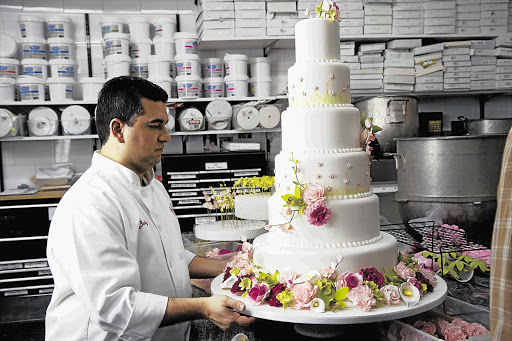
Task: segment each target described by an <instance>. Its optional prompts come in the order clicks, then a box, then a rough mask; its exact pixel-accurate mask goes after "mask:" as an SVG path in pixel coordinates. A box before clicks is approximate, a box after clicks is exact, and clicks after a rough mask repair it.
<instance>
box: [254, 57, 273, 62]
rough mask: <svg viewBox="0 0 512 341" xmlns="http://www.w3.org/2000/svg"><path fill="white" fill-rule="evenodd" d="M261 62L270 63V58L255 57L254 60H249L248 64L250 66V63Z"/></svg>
mask: <svg viewBox="0 0 512 341" xmlns="http://www.w3.org/2000/svg"><path fill="white" fill-rule="evenodd" d="M263 62H267V63H272V61H271V60H270V58H267V57H255V58H251V59H249V63H251V64H252V63H263Z"/></svg>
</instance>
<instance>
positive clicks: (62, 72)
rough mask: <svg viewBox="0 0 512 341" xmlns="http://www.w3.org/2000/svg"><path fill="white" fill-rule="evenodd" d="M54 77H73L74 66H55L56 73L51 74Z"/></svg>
mask: <svg viewBox="0 0 512 341" xmlns="http://www.w3.org/2000/svg"><path fill="white" fill-rule="evenodd" d="M53 76H54V77H55V76H57V77H74V76H75V68H74V67H73V66H63V65H61V66H57V75H53Z"/></svg>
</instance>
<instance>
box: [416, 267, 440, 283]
mask: <svg viewBox="0 0 512 341" xmlns="http://www.w3.org/2000/svg"><path fill="white" fill-rule="evenodd" d="M418 272H419V273H420V274H421V275H422V276H423V277H425V279H426V280H428V282H429V283H430V285H432V286H433V287H435V286H436V285H437V278H436V273H435V272H434V271H433V270H432V269H431V268H429V267H428V266H426V265H425V264H423V263H420V264H418Z"/></svg>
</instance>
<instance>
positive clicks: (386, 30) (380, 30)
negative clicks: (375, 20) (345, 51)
mask: <svg viewBox="0 0 512 341" xmlns="http://www.w3.org/2000/svg"><path fill="white" fill-rule="evenodd" d="M363 32H364V34H391V32H392V29H391V25H364V27H363Z"/></svg>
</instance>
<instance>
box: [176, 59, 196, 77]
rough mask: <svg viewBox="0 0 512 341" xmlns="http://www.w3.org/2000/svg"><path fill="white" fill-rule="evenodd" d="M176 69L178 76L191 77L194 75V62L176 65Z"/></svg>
mask: <svg viewBox="0 0 512 341" xmlns="http://www.w3.org/2000/svg"><path fill="white" fill-rule="evenodd" d="M176 69H177V70H178V76H190V75H192V74H193V71H192V62H183V63H176Z"/></svg>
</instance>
